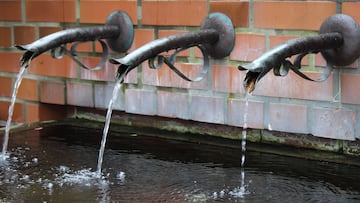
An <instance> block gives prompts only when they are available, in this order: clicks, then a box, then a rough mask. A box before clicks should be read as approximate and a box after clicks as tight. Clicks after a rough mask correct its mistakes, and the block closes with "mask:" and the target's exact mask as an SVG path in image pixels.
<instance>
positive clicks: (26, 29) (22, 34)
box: [14, 26, 36, 45]
mask: <svg viewBox="0 0 360 203" xmlns="http://www.w3.org/2000/svg"><path fill="white" fill-rule="evenodd" d="M35 36H36V35H35V27H33V26H15V27H14V43H15V45H24V44H30V43H31V42H33V41H35V39H36V37H35Z"/></svg>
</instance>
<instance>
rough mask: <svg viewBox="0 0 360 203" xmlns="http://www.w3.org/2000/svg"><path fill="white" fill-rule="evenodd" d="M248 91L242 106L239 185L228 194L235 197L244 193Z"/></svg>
mask: <svg viewBox="0 0 360 203" xmlns="http://www.w3.org/2000/svg"><path fill="white" fill-rule="evenodd" d="M248 97H249V93H246V96H245V108H244V116H243V120H244V124H243V130H242V132H241V134H242V138H241V165H240V166H241V185H240V187H238V188H235V189H234V190H232V191H231V192H230V193H229V194H230V195H232V196H236V197H243V196H244V195H245V194H246V188H245V153H246V135H247V131H246V130H247V117H248V108H249V99H248Z"/></svg>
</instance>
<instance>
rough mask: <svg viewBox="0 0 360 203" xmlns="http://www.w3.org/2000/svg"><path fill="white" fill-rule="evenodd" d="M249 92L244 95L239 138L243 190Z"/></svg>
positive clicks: (242, 187)
mask: <svg viewBox="0 0 360 203" xmlns="http://www.w3.org/2000/svg"><path fill="white" fill-rule="evenodd" d="M248 96H249V94H246V96H245V109H244V126H243V130H242V133H241V134H242V139H241V153H242V154H241V186H240V191H244V192H245V152H246V135H247V132H246V129H247V116H248V108H249V99H248Z"/></svg>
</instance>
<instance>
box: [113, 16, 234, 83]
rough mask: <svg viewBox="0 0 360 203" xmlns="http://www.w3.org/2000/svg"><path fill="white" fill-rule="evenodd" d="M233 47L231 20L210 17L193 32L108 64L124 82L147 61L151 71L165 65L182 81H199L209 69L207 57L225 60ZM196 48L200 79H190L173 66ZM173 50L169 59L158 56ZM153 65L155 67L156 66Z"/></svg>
mask: <svg viewBox="0 0 360 203" xmlns="http://www.w3.org/2000/svg"><path fill="white" fill-rule="evenodd" d="M234 44H235V31H234V27H233V24H232V22H231V20H230V19H229V18H228V17H227V16H226V15H224V14H222V13H212V14H210V15H209V16H208V17H207V18H206V19H205V20H204V21H203V22H202V25H201V29H200V30H199V31H195V32H188V33H183V34H177V35H171V36H168V37H165V38H161V39H157V40H154V41H152V42H149V43H147V44H145V45H143V46H142V47H139V48H138V49H136V50H135V51H133V52H131V53H129V54H128V55H126V56H125V57H123V58H118V59H110V62H112V63H114V64H117V65H119V67H118V74H117V78H123V76H124V75H126V74H127V73H129V72H130V71H131V70H132V69H134V68H135V67H137V66H138V65H140V64H141V63H142V62H144V61H146V60H148V62H149V67H150V68H154V69H157V68H160V67H161V65H162V64H164V63H165V64H166V65H167V66H168V67H170V68H171V69H172V70H173V71H174V72H175V73H177V74H178V75H179V76H180V77H181V78H183V79H184V80H187V81H200V80H201V79H202V78H203V77H204V76H205V75H206V73H207V71H208V69H209V66H210V59H209V56H211V57H213V58H223V57H225V56H228V55H229V54H230V52H231V51H232V49H233V48H234ZM191 47H198V48H199V49H200V51H201V52H202V55H203V61H204V64H203V70H202V72H201V73H200V76H199V77H197V78H195V79H190V78H188V77H187V76H185V75H184V74H183V73H181V71H180V70H178V69H177V68H176V67H175V66H174V62H175V58H176V55H177V54H178V53H179V52H181V51H183V50H186V49H188V48H191ZM170 50H175V52H174V53H173V54H172V55H171V56H170V57H166V56H163V55H160V54H161V53H163V52H166V51H170ZM155 61H157V63H156V64H155Z"/></svg>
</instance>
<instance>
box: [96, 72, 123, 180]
mask: <svg viewBox="0 0 360 203" xmlns="http://www.w3.org/2000/svg"><path fill="white" fill-rule="evenodd" d="M121 81H122V79H120V80H117V81H116V83H115V87H114V90H113V93H112V97H111V100H110V102H109V106H108V110H107V112H106V118H105V126H104V130H103V137H102V140H101V146H100V150H99V157H98V165H97V175H98V177H101V167H102V162H103V157H104V151H105V145H106V138H107V135H108V132H109V127H110V120H111V114H112V110H113V105H114V103H115V101H116V99H117V97H118V93H119V91H120V88H121V85H122V82H121Z"/></svg>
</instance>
